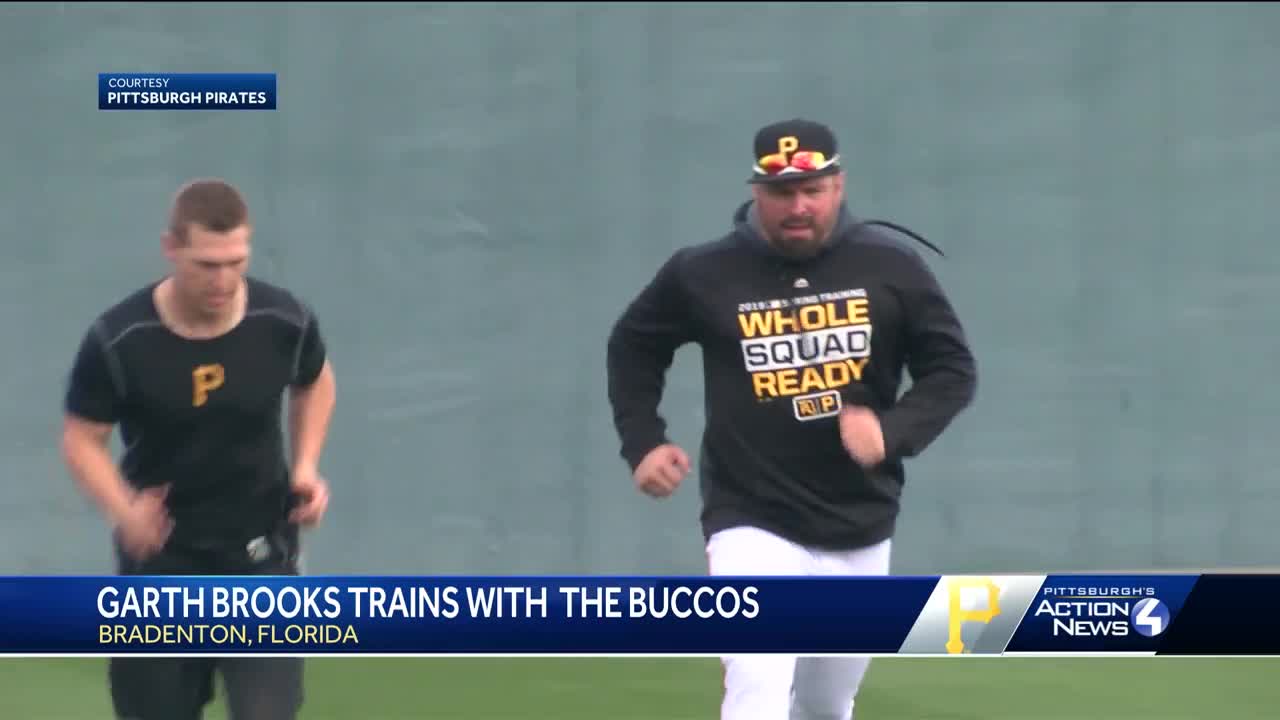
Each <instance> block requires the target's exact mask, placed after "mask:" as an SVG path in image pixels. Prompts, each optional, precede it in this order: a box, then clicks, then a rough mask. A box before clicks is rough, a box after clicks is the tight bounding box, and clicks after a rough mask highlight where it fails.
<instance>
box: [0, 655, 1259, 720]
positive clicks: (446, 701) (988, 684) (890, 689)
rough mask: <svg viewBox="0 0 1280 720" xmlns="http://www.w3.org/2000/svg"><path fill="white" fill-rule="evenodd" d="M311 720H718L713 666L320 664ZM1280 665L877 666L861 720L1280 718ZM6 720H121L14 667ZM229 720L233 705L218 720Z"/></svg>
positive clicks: (64, 682) (0, 701)
mask: <svg viewBox="0 0 1280 720" xmlns="http://www.w3.org/2000/svg"><path fill="white" fill-rule="evenodd" d="M309 662H310V665H309V670H308V688H307V694H308V698H307V705H306V709H305V711H304V712H303V715H302V717H303V718H305V719H307V720H321V719H322V718H323V719H326V720H327V719H329V718H333V719H334V720H337V719H339V718H341V719H342V720H348V719H351V720H356V719H359V720H399V719H400V718H404V719H405V720H408V719H410V718H413V719H415V720H417V719H420V718H421V719H426V718H430V719H438V720H513V719H515V718H521V719H524V718H529V719H530V720H533V719H538V720H600V719H601V718H611V719H612V720H695V719H697V720H716V718H717V717H718V715H717V703H718V697H719V689H720V688H719V683H720V667H719V664H718V663H717V662H716V661H715V660H702V659H694V660H689V659H672V660H660V659H658V660H655V659H647V658H646V659H635V660H623V659H608V660H591V659H556V660H548V659H537V658H531V659H511V660H507V659H487V658H484V659H395V658H388V659H383V658H368V659H345V658H343V659H322V660H311V661H309ZM1278 677H1280V660H1276V659H1270V658H1267V659H1229V660H1228V659H1199V658H1197V659H1175V658H1169V659H1166V658H1137V659H1135V658H1080V659H1069V660H1063V659H1050V658H1044V659H1041V658H1034V659H1021V658H1020V659H1007V658H956V659H949V658H917V659H906V658H877V659H876V660H875V661H874V662H873V663H872V666H871V671H870V673H869V674H868V676H867V682H866V685H865V689H864V691H863V694H862V697H861V701H860V703H859V714H858V720H915V719H920V720H925V719H931V720H932V719H936V720H1015V719H1016V720H1105V719H1107V718H1116V720H1142V719H1146V718H1150V719H1151V720H1174V719H1185V720H1211V719H1212V718H1215V717H1221V718H1224V720H1246V719H1250V718H1274V717H1278V716H1280V682H1278V681H1277V679H1276V678H1278ZM0 693H2V696H0V717H3V718H13V719H14V720H18V719H21V720H81V719H82V718H84V719H86V720H87V719H90V718H92V719H93V720H102V719H104V718H110V712H109V706H108V703H107V697H106V690H105V685H104V661H102V660H82V659H41V660H6V661H4V662H3V663H0ZM223 717H225V715H224V713H223V710H222V706H221V705H220V704H218V705H215V706H213V707H212V708H211V709H210V712H209V713H208V714H207V715H206V718H209V719H210V720H220V719H221V718H223Z"/></svg>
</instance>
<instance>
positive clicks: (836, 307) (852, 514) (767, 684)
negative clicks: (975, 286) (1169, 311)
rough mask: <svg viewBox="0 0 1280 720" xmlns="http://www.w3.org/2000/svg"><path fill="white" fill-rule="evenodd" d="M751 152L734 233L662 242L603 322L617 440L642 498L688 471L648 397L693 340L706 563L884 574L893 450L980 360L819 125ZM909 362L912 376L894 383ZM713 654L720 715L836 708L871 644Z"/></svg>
mask: <svg viewBox="0 0 1280 720" xmlns="http://www.w3.org/2000/svg"><path fill="white" fill-rule="evenodd" d="M755 161H756V164H755V172H754V175H753V177H752V178H751V180H750V183H751V184H752V187H753V193H752V194H753V198H752V200H751V201H749V202H747V203H744V204H743V205H742V206H740V207H739V208H738V210H737V212H736V213H735V215H734V218H733V228H732V230H731V231H730V232H729V233H727V234H726V235H725V236H724V237H722V238H720V239H718V240H716V241H714V242H709V243H704V244H701V245H696V246H693V247H686V248H682V249H680V250H678V251H676V252H675V253H674V254H673V255H671V257H670V258H669V259H668V260H667V261H666V263H664V265H663V266H662V267H661V268H660V269H659V270H658V272H657V274H656V275H655V276H654V278H653V279H652V280H651V281H650V282H649V284H648V285H647V286H646V287H645V288H644V289H643V290H642V291H641V292H640V294H639V295H638V297H636V298H635V299H634V300H633V301H632V302H631V303H630V304H629V306H628V307H627V308H626V310H625V312H624V313H623V314H622V316H621V317H620V318H619V319H618V321H617V323H616V324H615V326H614V328H613V332H612V334H611V336H610V338H609V344H608V388H609V399H610V402H611V404H612V406H613V416H614V423H615V427H616V429H617V432H618V435H619V438H620V440H621V444H622V448H621V454H622V457H623V458H625V460H626V461H627V464H628V465H629V466H630V468H631V470H632V473H633V478H634V480H635V482H636V485H637V486H638V487H639V488H640V490H642V491H643V492H645V493H647V494H649V495H652V496H654V497H665V496H667V495H670V494H671V493H672V492H673V491H674V490H675V489H676V487H677V486H678V485H679V484H680V482H681V480H682V479H683V478H684V477H685V475H686V474H687V473H688V472H689V469H690V460H689V457H688V455H687V454H686V453H685V452H684V451H683V450H682V449H680V448H679V447H677V446H676V445H674V444H673V443H671V441H670V440H669V439H668V437H667V435H666V423H665V421H664V420H663V418H662V416H661V415H660V414H659V413H658V406H659V403H660V401H661V399H662V393H663V389H664V383H665V374H666V372H667V371H668V370H669V368H670V365H671V362H672V359H673V357H674V353H675V351H676V350H677V349H678V348H680V347H681V346H683V345H685V344H687V343H695V344H697V345H699V346H700V347H701V349H702V358H703V380H704V384H705V385H706V388H705V392H706V398H705V407H706V414H707V418H706V428H705V430H704V433H703V438H702V458H701V468H700V470H701V490H702V501H703V509H702V516H701V521H702V531H703V536H704V538H705V540H706V543H707V557H708V562H709V563H710V572H711V573H712V574H714V575H837V574H839V575H884V574H887V573H888V572H889V547H890V542H891V539H892V536H893V533H894V528H895V524H896V520H897V517H898V512H899V500H900V497H901V490H902V486H903V482H904V473H903V461H904V460H905V459H907V458H910V457H914V456H916V455H918V454H919V453H921V452H922V451H923V450H924V449H925V448H926V447H927V446H929V445H930V443H932V442H933V441H934V440H935V439H936V438H937V437H938V436H939V435H940V434H941V433H942V431H943V430H944V429H945V428H946V427H947V426H948V425H949V424H950V423H951V421H952V420H953V419H954V418H955V417H956V416H957V415H958V414H959V413H960V412H961V411H962V410H963V409H964V408H965V407H967V406H968V405H969V403H970V402H971V401H972V399H973V396H974V393H975V387H976V370H975V363H974V359H973V356H972V354H971V352H970V350H969V347H968V344H967V341H966V339H965V334H964V331H963V329H962V327H961V324H960V321H959V320H958V318H957V317H956V313H955V312H954V310H953V308H952V306H951V303H950V302H949V300H948V298H947V296H946V294H945V293H944V292H943V290H942V289H941V288H940V287H939V285H938V283H937V281H936V279H935V278H934V276H933V274H932V273H931V272H930V271H929V269H928V267H927V266H926V265H925V263H924V262H923V261H922V260H921V258H920V257H919V256H918V255H917V254H916V253H915V252H914V251H913V249H912V248H911V247H909V246H908V245H906V244H905V243H903V242H901V241H900V240H899V239H898V238H897V237H895V236H894V234H892V233H890V232H889V231H888V229H895V230H899V231H902V232H905V233H906V234H911V235H913V236H914V234H913V233H910V232H909V231H905V229H904V228H899V227H898V226H896V225H893V224H892V223H884V222H880V221H861V220H858V219H856V218H854V217H853V216H852V215H851V214H850V213H849V212H848V210H847V209H846V208H845V206H844V171H843V170H842V169H841V165H840V158H839V154H838V150H837V145H836V138H835V136H834V134H833V133H832V132H831V130H830V129H829V128H827V127H826V126H824V125H821V124H819V123H816V122H812V121H807V120H801V119H796V120H789V121H784V122H779V123H775V124H772V125H769V126H767V127H765V128H762V129H761V130H760V131H759V132H758V133H757V134H756V137H755ZM914 237H915V238H916V239H917V240H920V241H921V242H923V243H924V244H926V245H927V244H928V243H927V241H924V240H923V238H919V237H918V236H914ZM930 247H932V246H930ZM904 369H905V370H907V371H908V372H909V373H910V374H911V377H912V386H911V388H910V390H909V391H908V392H906V393H905V394H903V395H902V396H901V397H899V386H900V383H901V380H902V374H903V370H904ZM723 663H724V669H725V694H724V699H723V703H722V706H721V717H722V718H723V720H748V719H750V720H785V719H787V718H790V719H791V720H801V719H815V718H824V719H830V720H847V719H848V718H850V717H851V715H852V710H853V705H854V698H855V695H856V694H857V690H858V688H859V686H860V684H861V681H862V678H863V676H864V674H865V672H866V669H867V667H868V664H869V661H868V659H867V658H840V659H834V658H799V659H797V658H786V657H763V656H755V657H753V656H742V657H727V658H724V660H723ZM793 690H794V698H793V696H792V694H793Z"/></svg>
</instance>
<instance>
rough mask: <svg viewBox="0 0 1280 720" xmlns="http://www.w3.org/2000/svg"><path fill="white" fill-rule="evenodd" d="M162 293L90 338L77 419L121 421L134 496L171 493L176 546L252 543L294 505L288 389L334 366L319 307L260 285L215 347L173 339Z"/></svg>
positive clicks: (72, 410)
mask: <svg viewBox="0 0 1280 720" xmlns="http://www.w3.org/2000/svg"><path fill="white" fill-rule="evenodd" d="M154 289H155V284H151V285H148V286H147V287H145V288H142V289H139V290H138V291H136V292H134V293H132V294H131V295H129V296H128V297H126V298H125V299H123V300H121V301H120V302H119V303H117V304H115V305H114V306H112V307H110V308H109V309H107V310H106V311H105V312H103V313H102V314H101V315H100V316H99V317H98V318H97V319H96V320H95V321H94V322H93V324H92V325H91V326H90V328H89V330H88V332H86V333H85V335H84V337H83V339H82V340H81V341H80V346H79V349H78V351H77V353H76V356H75V360H74V363H73V365H72V368H71V372H70V377H69V382H68V387H67V392H66V397H65V410H66V412H67V413H69V414H72V415H76V416H79V417H83V418H86V419H88V420H94V421H98V422H103V423H112V424H117V425H118V426H119V428H120V437H121V440H122V442H123V444H124V455H123V458H122V460H121V470H122V472H123V474H124V476H125V478H126V479H127V480H128V482H129V483H131V484H132V485H133V486H135V487H139V488H141V487H150V486H156V485H166V484H168V485H169V486H170V488H169V495H168V505H169V511H170V513H171V515H172V517H173V519H174V532H173V539H172V542H173V543H175V544H179V545H189V546H192V547H210V548H214V547H220V546H231V545H234V544H237V543H241V544H242V543H243V542H246V541H247V540H249V539H251V538H253V537H257V536H259V535H262V534H264V533H267V532H270V531H272V530H274V529H276V528H277V527H278V526H279V524H280V523H281V522H282V521H283V518H284V516H285V513H286V511H287V508H288V507H289V506H290V498H289V492H288V485H289V466H288V460H287V458H286V456H285V438H284V421H283V418H282V415H281V413H282V410H283V408H284V396H285V391H286V390H287V389H288V388H290V387H294V386H307V385H310V384H311V383H313V382H315V380H316V378H317V377H318V376H319V374H320V371H321V369H322V368H323V367H324V364H325V359H326V348H325V343H324V339H323V337H322V335H321V332H320V327H319V324H318V322H317V320H316V317H315V315H314V314H313V313H312V311H311V310H310V308H308V307H307V305H305V304H304V303H303V302H301V301H300V300H299V299H298V298H296V297H295V296H294V295H293V294H292V293H290V292H289V291H287V290H285V289H283V288H280V287H277V286H275V285H272V284H269V283H266V282H264V281H261V280H257V279H254V278H250V279H249V280H248V292H249V297H248V305H247V307H246V310H245V316H244V319H243V320H242V321H241V322H240V324H239V325H237V326H236V327H235V328H234V329H232V330H231V331H230V332H227V333H226V334H224V335H221V336H219V337H217V338H212V339H204V340H191V339H187V338H183V337H181V336H179V335H177V334H176V333H174V332H172V331H171V330H169V328H168V327H167V326H165V325H164V323H163V322H161V320H160V316H159V314H158V312H157V311H156V308H155V303H154V301H153V294H152V293H153V291H154Z"/></svg>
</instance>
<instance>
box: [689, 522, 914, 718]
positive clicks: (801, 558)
mask: <svg viewBox="0 0 1280 720" xmlns="http://www.w3.org/2000/svg"><path fill="white" fill-rule="evenodd" d="M890 542H891V541H889V540H885V541H883V542H881V543H879V544H877V545H872V546H871V547H867V548H862V549H860V550H853V551H850V552H830V551H824V550H811V549H809V548H805V547H803V546H800V545H797V544H795V543H793V542H791V541H789V540H784V539H783V538H781V537H778V536H777V535H774V534H772V533H769V532H766V531H764V530H760V529H759V528H754V527H736V528H730V529H728V530H722V531H720V532H718V533H715V534H714V535H712V536H711V539H710V540H709V541H708V542H707V563H708V565H709V566H710V567H709V569H710V572H711V574H712V575H888V574H889V548H890ZM721 663H722V664H723V666H724V700H723V702H722V704H721V706H720V719H721V720H850V719H851V718H852V717H853V704H854V697H855V696H856V695H857V694H858V687H859V686H860V685H861V684H862V677H863V675H865V674H866V672H867V667H868V666H869V665H870V664H871V658H869V657H859V658H805V657H800V658H797V657H778V656H755V655H731V656H728V657H724V658H721Z"/></svg>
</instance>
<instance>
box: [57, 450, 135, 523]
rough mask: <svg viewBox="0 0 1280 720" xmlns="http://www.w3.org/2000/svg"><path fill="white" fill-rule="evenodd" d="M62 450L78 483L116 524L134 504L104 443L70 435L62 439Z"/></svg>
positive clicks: (131, 495) (130, 492) (130, 493)
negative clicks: (130, 505) (131, 504)
mask: <svg viewBox="0 0 1280 720" xmlns="http://www.w3.org/2000/svg"><path fill="white" fill-rule="evenodd" d="M62 451H63V456H64V458H65V460H66V463H67V467H68V469H69V470H70V471H71V475H72V477H74V478H75V480H76V482H77V484H79V485H80V487H81V489H82V490H83V491H84V492H85V493H86V494H87V495H89V497H91V498H93V500H94V502H96V503H97V504H98V507H99V508H100V509H101V510H102V512H103V513H104V514H105V515H106V516H107V519H108V520H109V521H110V522H111V524H112V525H115V524H117V523H118V522H119V521H120V518H122V517H124V515H125V512H126V511H127V509H128V507H129V504H130V503H131V502H132V501H133V490H132V489H131V488H130V487H129V486H128V484H127V483H125V481H124V478H123V477H122V476H121V475H120V470H119V469H118V468H117V467H116V463H115V460H114V459H113V458H112V457H111V452H110V450H108V449H107V446H106V444H105V443H99V442H97V441H96V440H93V439H90V438H82V437H77V436H70V437H66V438H64V439H63V445H62Z"/></svg>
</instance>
